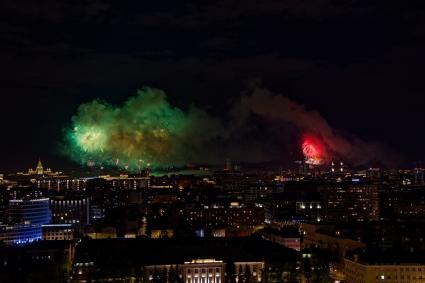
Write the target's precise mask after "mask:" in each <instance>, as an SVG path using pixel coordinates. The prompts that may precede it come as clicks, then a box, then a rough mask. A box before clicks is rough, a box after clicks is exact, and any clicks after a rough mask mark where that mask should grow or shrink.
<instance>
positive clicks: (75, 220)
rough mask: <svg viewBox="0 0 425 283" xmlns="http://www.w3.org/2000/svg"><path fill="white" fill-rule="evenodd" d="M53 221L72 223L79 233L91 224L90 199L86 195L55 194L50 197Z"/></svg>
mask: <svg viewBox="0 0 425 283" xmlns="http://www.w3.org/2000/svg"><path fill="white" fill-rule="evenodd" d="M50 209H51V211H52V223H54V224H72V225H73V226H74V228H75V230H76V232H77V233H79V231H81V229H82V228H83V227H84V226H85V225H88V224H90V199H89V198H88V197H84V196H54V197H51V198H50Z"/></svg>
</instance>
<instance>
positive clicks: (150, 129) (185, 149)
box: [64, 88, 224, 169]
mask: <svg viewBox="0 0 425 283" xmlns="http://www.w3.org/2000/svg"><path fill="white" fill-rule="evenodd" d="M223 132H224V130H223V127H222V126H221V124H220V122H219V121H218V120H216V119H215V118H213V117H211V116H210V115H209V114H207V113H206V112H204V111H202V110H200V109H198V108H195V107H191V108H190V109H189V110H188V111H186V112H185V111H183V110H181V109H179V108H176V107H172V106H171V105H170V104H169V103H168V102H167V100H166V95H165V93H164V92H162V91H160V90H158V89H152V88H144V89H142V90H139V91H138V92H137V95H136V96H134V97H131V98H130V99H128V100H127V101H126V102H125V103H124V104H123V105H121V106H113V105H110V104H108V103H105V102H102V101H99V100H95V101H92V102H89V103H85V104H82V105H81V106H80V107H79V109H78V113H77V114H76V115H75V116H74V117H73V118H72V127H70V128H68V129H66V130H65V133H66V138H65V139H66V142H65V149H64V152H65V154H67V155H68V156H70V157H71V158H72V159H73V160H75V161H77V162H81V163H83V164H87V163H94V164H98V165H113V166H117V167H126V166H128V167H129V168H130V169H137V168H144V167H150V168H154V169H155V168H165V167H168V166H183V165H185V164H187V163H189V162H197V161H203V162H209V161H212V160H213V159H214V158H215V157H214V156H215V155H216V153H214V150H213V149H212V148H213V147H214V143H213V141H214V140H215V139H219V138H220V136H221V135H222V134H223ZM210 147H211V150H210V149H209V148H210Z"/></svg>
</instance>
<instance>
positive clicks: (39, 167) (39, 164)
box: [35, 159, 44, 175]
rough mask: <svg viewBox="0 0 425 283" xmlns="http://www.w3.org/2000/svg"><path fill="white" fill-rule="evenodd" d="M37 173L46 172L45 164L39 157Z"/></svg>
mask: <svg viewBox="0 0 425 283" xmlns="http://www.w3.org/2000/svg"><path fill="white" fill-rule="evenodd" d="M35 173H36V174H37V175H43V174H44V169H43V164H42V163H41V160H40V159H38V163H37V168H36V169H35Z"/></svg>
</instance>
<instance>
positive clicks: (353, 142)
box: [238, 88, 401, 165]
mask: <svg viewBox="0 0 425 283" xmlns="http://www.w3.org/2000/svg"><path fill="white" fill-rule="evenodd" d="M238 109H239V110H238V112H239V115H241V116H242V117H244V116H246V115H248V113H251V112H253V113H256V114H258V115H260V116H264V117H268V118H270V119H272V120H277V121H284V122H287V123H290V124H293V125H295V126H296V127H297V128H298V129H299V130H300V131H302V132H303V133H305V134H307V135H313V137H314V138H315V139H318V140H319V141H321V143H322V144H323V146H324V147H325V151H324V154H325V156H324V157H325V158H326V159H328V160H329V159H331V158H341V159H345V160H347V161H349V162H351V163H353V164H355V165H366V164H368V163H371V162H380V163H386V164H389V165H390V164H391V165H392V164H393V163H397V162H399V160H400V159H401V157H400V156H399V155H397V154H395V153H394V152H392V151H391V150H390V149H389V148H388V147H387V146H386V145H384V144H382V143H379V142H366V141H363V140H361V139H359V138H357V137H354V136H350V137H346V136H344V135H342V134H340V133H339V132H338V130H335V129H334V128H332V127H331V126H330V125H329V123H328V122H327V121H326V120H325V119H324V118H323V117H322V116H321V115H320V113H319V112H318V111H316V110H313V111H308V110H307V109H306V108H305V107H304V106H303V105H301V104H298V103H296V102H294V101H292V100H290V99H289V98H287V97H284V96H281V95H276V94H274V93H272V92H270V91H268V90H267V89H261V88H256V89H255V90H254V91H253V93H252V95H250V96H244V97H242V99H241V104H240V106H239V107H238Z"/></svg>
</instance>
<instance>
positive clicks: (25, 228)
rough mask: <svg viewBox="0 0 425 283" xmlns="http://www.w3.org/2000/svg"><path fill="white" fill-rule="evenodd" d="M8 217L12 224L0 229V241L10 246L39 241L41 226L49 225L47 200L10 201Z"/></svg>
mask: <svg viewBox="0 0 425 283" xmlns="http://www.w3.org/2000/svg"><path fill="white" fill-rule="evenodd" d="M8 215H9V221H10V222H11V223H13V224H12V225H3V226H1V227H0V240H2V241H4V242H5V243H6V244H10V245H15V244H24V243H30V242H33V241H37V240H41V238H42V230H41V227H42V225H43V224H48V223H50V210H49V199H47V198H41V199H13V200H10V201H9V207H8Z"/></svg>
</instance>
